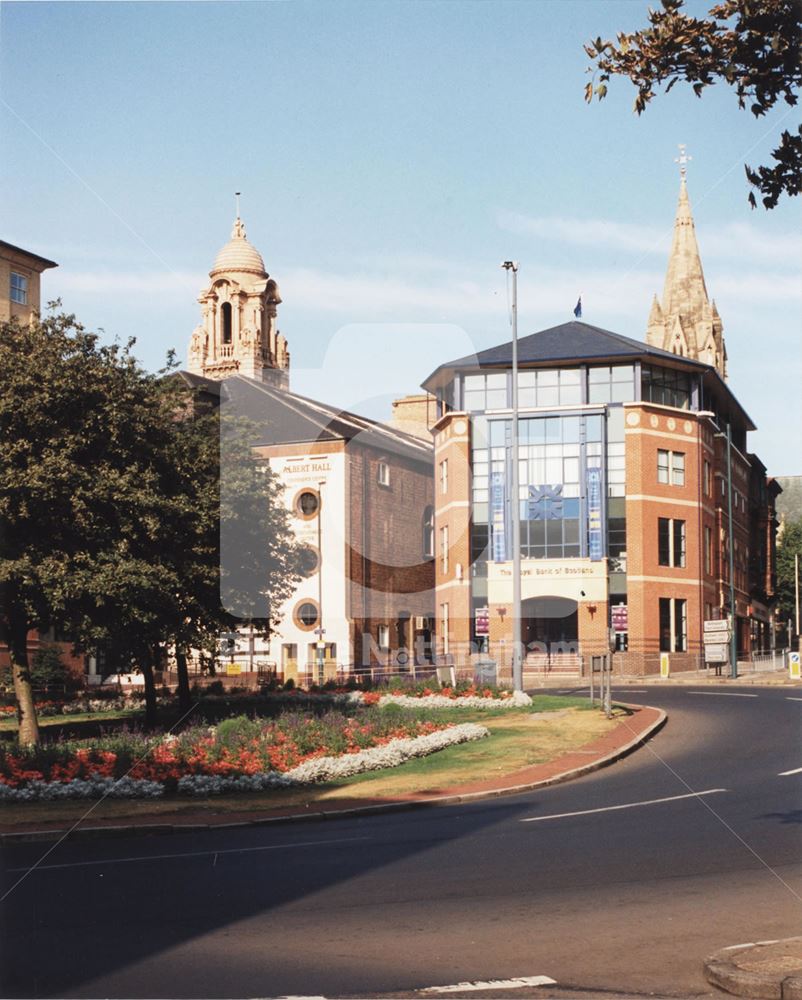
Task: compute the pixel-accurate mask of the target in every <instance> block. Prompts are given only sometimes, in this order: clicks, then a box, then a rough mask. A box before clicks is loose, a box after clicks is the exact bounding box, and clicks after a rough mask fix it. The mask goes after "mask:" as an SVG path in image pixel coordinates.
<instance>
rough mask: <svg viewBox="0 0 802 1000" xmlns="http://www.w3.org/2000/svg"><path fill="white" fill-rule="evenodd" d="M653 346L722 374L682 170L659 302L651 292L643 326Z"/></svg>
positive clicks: (716, 323)
mask: <svg viewBox="0 0 802 1000" xmlns="http://www.w3.org/2000/svg"><path fill="white" fill-rule="evenodd" d="M646 342H647V343H648V344H651V345H652V346H653V347H659V348H662V350H664V351H671V353H672V354H680V355H682V356H683V357H686V358H693V359H694V360H696V361H703V362H704V363H705V364H708V365H712V366H713V367H714V368H715V369H716V370H717V371H718V373H719V375H721V377H722V378H725V379H726V377H727V351H726V348H725V346H724V337H723V326H722V322H721V317H720V316H719V314H718V310H717V309H716V303H715V302H711V301H710V299H709V298H708V294H707V286H706V285H705V276H704V272H703V271H702V259H701V257H700V255H699V246H698V244H697V242H696V229H695V227H694V223H693V215H692V214H691V205H690V201H689V199H688V188H687V184H686V181H685V174H684V169H683V173H682V177H681V180H680V190H679V202H678V203H677V215H676V218H675V219H674V238H673V240H672V243H671V253H670V255H669V258H668V270H667V271H666V280H665V285H664V286H663V301H662V303H661V302H659V301H658V299H657V296H656V295H655V297H654V299H653V301H652V308H651V312H650V313H649V321H648V326H647V331H646Z"/></svg>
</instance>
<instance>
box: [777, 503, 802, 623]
mask: <svg viewBox="0 0 802 1000" xmlns="http://www.w3.org/2000/svg"><path fill="white" fill-rule="evenodd" d="M795 556H796V557H797V558H798V559H799V560H800V561H801V562H802V520H800V521H788V522H786V523H785V525H784V526H783V529H782V533H781V535H780V541H779V544H778V546H777V620H778V621H779V622H780V623H783V622H786V621H788V619H789V618H790V619H791V620H792V621H793V620H794V619H795V616H796V582H795V573H796V569H795V564H794V557H795Z"/></svg>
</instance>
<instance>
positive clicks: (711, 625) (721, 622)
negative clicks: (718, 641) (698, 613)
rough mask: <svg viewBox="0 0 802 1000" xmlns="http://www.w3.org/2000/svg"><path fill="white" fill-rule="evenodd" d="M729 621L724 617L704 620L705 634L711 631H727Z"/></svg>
mask: <svg viewBox="0 0 802 1000" xmlns="http://www.w3.org/2000/svg"><path fill="white" fill-rule="evenodd" d="M729 630H730V623H729V621H727V619H726V618H713V619H711V620H710V621H706V622H705V627H704V631H705V635H708V634H710V633H711V632H729Z"/></svg>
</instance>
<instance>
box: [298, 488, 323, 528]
mask: <svg viewBox="0 0 802 1000" xmlns="http://www.w3.org/2000/svg"><path fill="white" fill-rule="evenodd" d="M319 507H320V497H319V495H318V494H317V493H316V492H315V491H314V490H302V491H301V492H300V493H299V494H298V496H297V497H296V498H295V512H296V514H298V516H299V517H302V518H303V519H304V520H305V521H309V520H311V519H312V518H313V517H314V516H315V514H317V512H318V509H319Z"/></svg>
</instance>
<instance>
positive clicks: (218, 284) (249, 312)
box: [187, 215, 290, 389]
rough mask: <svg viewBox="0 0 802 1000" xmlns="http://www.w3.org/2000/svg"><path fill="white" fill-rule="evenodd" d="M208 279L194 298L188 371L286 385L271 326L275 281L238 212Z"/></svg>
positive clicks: (283, 352) (281, 343) (284, 354)
mask: <svg viewBox="0 0 802 1000" xmlns="http://www.w3.org/2000/svg"><path fill="white" fill-rule="evenodd" d="M209 278H210V284H209V286H208V288H206V289H205V290H204V291H202V292H201V294H200V296H199V298H198V302H199V303H200V306H201V322H200V324H199V325H198V326H197V327H196V328H195V330H194V332H193V334H192V338H191V340H190V343H189V359H188V364H187V367H188V368H189V371H191V372H193V373H194V374H196V375H203V376H205V377H206V378H212V379H224V378H228V377H230V376H231V375H247V376H248V377H249V378H254V379H257V380H258V381H260V382H268V383H269V384H271V385H274V386H277V387H279V388H283V389H287V388H289V377H290V354H289V351H288V349H287V341H286V340H285V339H284V337H283V336H282V335H281V333H279V331H278V328H277V326H276V312H277V307H278V305H279V303H280V302H281V296H280V295H279V290H278V285H277V284H276V282H275V280H274V279H273V278H271V277H270V275H269V274H268V273H267V271H266V270H265V265H264V261H263V259H262V255H261V254H260V253H259V251H258V250H257V249H256V247H255V246H253V244H252V243H249V242H248V238H247V236H246V235H245V225H244V223H243V222H242V219H240V217H239V215H237V218H236V219H235V221H234V228H233V230H232V232H231V239H230V240H229V241H228V243H226V245H225V246H224V247H222V249H221V250H220V252H219V253H218V254H217V257H216V258H215V261H214V265H213V266H212V269H211V271H210V272H209Z"/></svg>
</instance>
